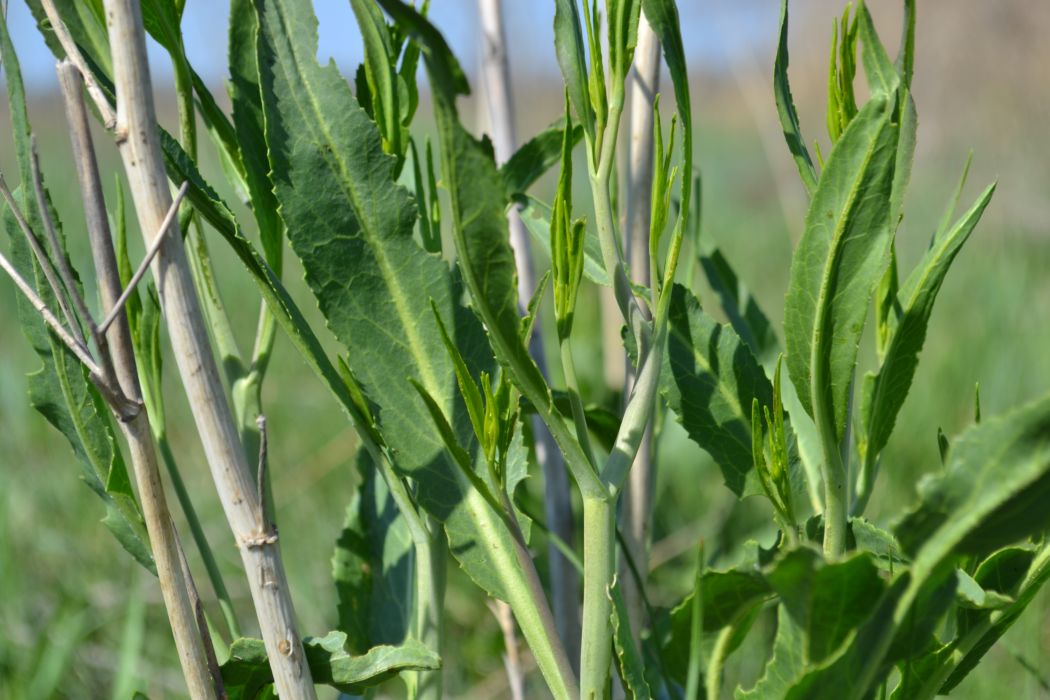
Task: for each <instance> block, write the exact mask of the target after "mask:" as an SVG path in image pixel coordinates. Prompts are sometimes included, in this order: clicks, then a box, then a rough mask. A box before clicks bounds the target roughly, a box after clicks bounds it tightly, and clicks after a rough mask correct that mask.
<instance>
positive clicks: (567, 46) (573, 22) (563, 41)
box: [554, 0, 595, 142]
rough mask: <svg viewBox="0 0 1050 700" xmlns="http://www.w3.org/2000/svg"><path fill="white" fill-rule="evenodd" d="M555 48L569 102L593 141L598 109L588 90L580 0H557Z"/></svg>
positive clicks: (585, 131)
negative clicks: (594, 107)
mask: <svg viewBox="0 0 1050 700" xmlns="http://www.w3.org/2000/svg"><path fill="white" fill-rule="evenodd" d="M584 1H585V2H586V0H584ZM554 48H555V51H556V52H557V54H558V65H559V66H560V67H561V74H562V77H563V78H564V79H565V88H566V89H567V90H568V91H569V101H570V102H571V103H572V107H573V109H574V110H576V120H577V121H578V122H579V123H580V124H582V125H583V130H584V133H586V134H587V137H588V142H593V141H594V137H595V134H594V111H593V110H592V109H591V98H590V95H589V92H588V83H589V80H588V77H587V59H586V58H585V56H584V50H583V32H582V30H581V28H580V11H579V9H578V8H577V7H576V0H554Z"/></svg>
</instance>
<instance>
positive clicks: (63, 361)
mask: <svg viewBox="0 0 1050 700" xmlns="http://www.w3.org/2000/svg"><path fill="white" fill-rule="evenodd" d="M0 64H2V65H3V71H4V78H5V82H6V85H7V99H8V108H9V113H10V117H11V130H12V132H13V135H14V150H15V156H16V160H17V162H18V171H19V174H20V177H21V180H22V183H23V186H22V187H20V188H19V189H18V190H17V191H16V192H15V193H14V195H15V200H16V201H18V202H19V205H20V208H21V210H22V212H23V214H24V215H25V217H26V220H27V221H28V223H29V225H30V226H31V227H32V229H33V230H34V231H35V232H38V233H40V232H42V231H43V218H42V212H40V210H39V208H38V206H37V202H36V199H35V198H34V197H32V196H30V195H29V189H28V188H27V187H26V183H29V182H31V178H32V176H31V169H30V161H29V159H30V127H29V115H28V113H27V111H26V96H25V88H24V85H23V82H22V74H21V69H20V67H19V63H18V57H17V56H16V54H15V51H14V46H13V45H12V43H11V37H10V35H9V34H8V28H7V22H6V19H5V18H2V17H0ZM19 200H20V201H19ZM50 214H51V216H52V219H53V220H54V222H55V226H56V229H57V230H58V233H59V236H60V237H61V236H62V235H63V234H62V231H61V222H59V221H58V217H57V214H56V213H55V212H53V211H52V212H50ZM0 220H2V227H3V229H4V230H5V231H6V232H7V234H8V236H9V238H10V241H11V247H10V259H11V263H12V264H13V265H14V267H15V269H16V270H18V272H19V274H20V275H22V278H23V279H25V280H27V281H28V282H29V283H30V284H32V285H33V286H34V287H35V288H36V290H37V294H38V295H39V296H40V298H41V299H42V300H43V301H44V302H45V303H47V304H48V305H49V306H50V308H53V309H54V308H56V305H55V299H54V297H53V295H52V293H51V291H50V287H49V286H48V284H47V282H46V281H45V280H44V278H43V274H42V271H41V269H40V267H39V265H38V264H37V263H36V262H35V260H34V258H33V255H32V253H31V252H30V250H29V246H28V244H27V243H26V240H25V237H24V235H23V233H22V231H21V230H20V228H19V227H18V225H17V224H16V222H15V219H14V215H13V213H12V212H11V211H10V209H9V208H8V206H7V205H6V204H2V205H0ZM59 254H61V255H64V254H65V251H61V252H60V253H59ZM17 306H18V317H19V322H20V325H21V327H22V333H23V334H24V335H25V337H26V339H27V340H28V341H29V342H30V344H31V345H32V346H33V349H34V350H35V351H36V353H37V355H38V356H39V357H40V360H41V362H42V365H43V366H42V367H41V368H40V369H39V370H37V371H36V372H34V373H32V374H31V375H29V399H30V403H31V404H32V405H33V407H34V408H36V409H37V410H38V411H40V413H41V414H43V415H44V417H45V418H47V420H48V422H49V423H51V424H52V425H53V426H54V427H56V428H57V429H58V430H59V431H60V432H61V433H62V434H63V435H64V436H65V437H66V439H67V440H69V443H70V445H71V447H72V448H73V452H74V454H75V455H76V456H77V458H78V459H79V461H80V462H81V467H82V470H81V472H82V478H83V479H84V482H85V483H86V484H87V485H88V487H89V488H91V490H92V491H94V492H95V493H96V494H97V495H98V496H99V497H100V498H101V499H102V500H103V502H104V503H105V505H106V516H105V518H104V520H103V523H104V524H105V525H106V527H107V528H108V529H109V530H110V531H111V532H112V533H113V535H114V536H115V537H116V538H117V540H118V541H119V542H120V543H121V545H122V546H123V547H124V548H125V549H126V550H127V551H128V552H129V553H130V554H131V555H132V556H133V557H135V559H136V560H137V561H138V562H139V563H140V564H142V565H143V566H144V567H146V568H147V569H148V570H150V571H151V572H152V573H154V575H155V574H156V569H155V566H154V563H153V556H152V553H151V551H150V546H149V538H148V536H147V534H146V528H145V524H144V523H143V521H142V515H141V512H140V510H139V507H138V504H137V502H136V500H135V494H134V491H133V490H132V488H131V481H130V478H129V476H128V471H127V467H126V466H125V463H124V460H123V457H122V456H121V453H120V449H119V447H118V446H117V443H116V439H115V433H114V429H113V424H112V421H111V418H110V415H109V411H108V409H107V407H106V406H105V404H104V403H103V401H102V399H101V397H100V396H99V394H98V391H97V390H96V389H95V387H94V386H93V385H92V384H91V383H90V382H89V381H88V379H87V373H86V370H85V369H84V367H83V366H82V365H81V364H80V362H79V360H77V359H76V357H75V356H74V355H73V354H72V352H70V351H69V350H68V349H66V347H65V346H64V345H63V344H62V342H61V341H59V340H58V339H57V338H56V337H55V336H54V335H53V334H52V333H51V332H49V331H48V330H47V328H46V326H45V325H44V322H43V320H42V319H41V318H40V316H39V314H38V313H37V311H36V310H35V309H34V308H33V307H32V306H31V305H30V304H29V303H28V301H26V300H25V299H24V297H22V296H21V294H19V295H18V299H17Z"/></svg>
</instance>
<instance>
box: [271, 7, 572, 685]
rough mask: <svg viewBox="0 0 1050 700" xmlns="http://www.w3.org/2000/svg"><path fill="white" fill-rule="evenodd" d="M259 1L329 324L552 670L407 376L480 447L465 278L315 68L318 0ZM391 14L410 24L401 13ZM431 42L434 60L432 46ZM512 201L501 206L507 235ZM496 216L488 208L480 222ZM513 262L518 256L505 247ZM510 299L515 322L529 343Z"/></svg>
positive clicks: (339, 83)
mask: <svg viewBox="0 0 1050 700" xmlns="http://www.w3.org/2000/svg"><path fill="white" fill-rule="evenodd" d="M256 7H257V9H258V11H259V13H260V34H259V65H260V71H261V77H262V81H261V84H262V86H263V91H262V95H263V109H264V113H265V115H266V135H267V143H268V144H269V147H270V162H271V166H272V170H273V173H274V175H273V177H274V185H275V189H276V193H277V197H278V200H279V201H280V202H281V215H282V217H283V219H284V222H285V224H286V226H287V229H288V238H289V241H290V242H291V244H292V248H293V249H294V250H295V252H296V254H297V255H298V256H299V258H300V260H301V261H302V263H303V267H304V269H305V271H306V276H307V282H308V284H309V285H310V287H311V289H312V290H313V291H314V294H315V296H316V297H317V298H318V302H319V304H320V307H321V311H322V313H324V315H325V317H326V318H327V320H328V325H329V328H330V329H331V330H332V332H333V333H334V334H335V335H336V337H337V338H338V339H339V340H340V341H341V342H343V343H344V345H346V346H347V349H348V350H349V355H348V357H349V365H350V368H351V369H352V370H353V371H354V374H355V375H356V377H357V378H358V380H359V381H360V383H361V387H362V389H363V391H364V393H365V395H367V396H369V397H370V398H371V399H372V401H373V403H374V404H375V405H376V406H377V407H378V411H377V418H378V421H379V428H380V430H381V431H382V434H383V437H384V438H385V440H386V443H387V445H388V446H389V447H390V448H391V450H392V451H393V454H394V461H395V467H396V468H397V469H398V470H399V471H400V472H401V473H403V474H405V475H407V476H411V478H413V479H414V480H415V481H416V482H417V484H418V491H417V498H418V500H419V504H420V505H421V506H422V508H423V509H425V510H426V511H427V512H428V513H430V514H431V515H432V516H434V517H435V518H436V519H437V520H439V521H441V522H442V523H443V524H444V526H445V531H446V533H447V535H448V539H449V548H450V549H451V551H452V552H453V553H454V554H455V556H456V557H457V559H458V560H459V561H460V563H461V564H462V565H463V567H464V569H465V570H466V572H467V573H468V574H469V575H470V577H471V578H472V579H474V581H475V582H477V583H478V584H479V585H480V586H481V587H482V588H483V589H485V590H486V591H487V592H489V593H490V594H492V595H494V596H496V597H499V598H501V599H503V600H506V601H507V602H508V603H510V605H511V607H512V609H513V610H514V612H515V615H516V616H517V617H518V620H519V622H520V624H521V626H522V629H523V630H524V631H525V634H526V637H527V638H528V640H529V642H530V644H531V646H532V647H533V650H534V651H535V652H536V653H537V657H538V658H539V659H540V666H541V668H543V669H545V670H547V671H549V670H551V669H552V668H554V666H553V665H551V663H552V660H553V656H552V655H550V654H549V653H548V650H545V649H544V648H543V640H542V639H537V638H536V637H535V636H534V635H533V632H534V631H535V630H537V629H540V626H539V623H538V616H539V613H538V610H537V605H539V604H540V602H539V601H536V600H534V599H533V598H532V597H531V595H530V594H529V593H528V587H527V585H526V583H525V580H524V576H525V573H524V572H523V571H522V570H521V564H520V562H519V561H518V560H517V558H516V556H515V554H514V548H513V545H512V541H511V535H510V533H509V531H508V530H507V528H506V526H505V523H504V522H503V521H502V520H501V518H500V515H499V514H498V513H497V512H496V511H495V510H493V509H492V507H490V504H489V503H486V501H485V499H484V497H483V496H482V494H481V493H480V492H478V491H477V490H476V489H474V488H472V487H471V484H470V483H469V482H468V481H467V479H466V477H465V476H464V474H463V472H461V471H460V468H459V466H458V465H457V463H456V462H455V461H453V460H454V458H453V457H452V456H451V455H450V454H449V452H448V451H447V450H446V449H445V443H444V441H443V440H442V437H441V435H440V434H439V432H438V430H437V427H436V426H435V424H434V422H433V420H432V417H431V416H430V415H429V412H428V409H427V406H426V405H425V403H424V402H423V401H421V400H420V398H419V396H418V395H417V394H416V392H415V390H414V389H413V388H412V386H411V385H410V383H409V382H408V381H406V379H408V378H411V379H414V380H416V381H418V382H419V384H420V385H421V386H422V387H423V388H424V389H425V391H426V394H427V395H429V396H430V397H432V398H433V399H434V401H435V402H436V403H437V405H438V408H440V411H441V413H442V414H443V415H445V416H450V417H451V421H452V427H453V429H454V430H455V431H456V437H457V439H458V441H459V442H460V444H463V445H473V444H474V440H473V436H472V432H473V431H472V429H471V426H470V421H469V418H468V416H467V415H466V410H465V408H464V406H463V404H462V402H461V401H460V400H459V398H458V396H457V392H456V386H455V378H454V371H453V368H452V363H451V361H450V359H449V358H448V353H447V352H446V351H445V348H444V346H443V343H442V341H441V337H440V333H439V332H438V329H437V324H436V322H435V320H434V314H433V311H432V309H431V303H433V304H434V305H435V306H436V307H437V309H438V311H439V313H440V315H441V317H442V318H443V319H445V321H446V323H448V325H449V330H450V335H452V336H453V338H454V340H455V344H456V346H457V347H458V348H459V349H460V351H461V352H462V354H463V356H464V359H465V360H466V362H467V364H468V366H470V367H471V370H472V372H475V373H480V371H481V370H486V371H491V369H492V361H491V354H490V351H489V348H488V347H487V343H486V342H485V336H484V332H483V329H482V327H481V325H480V324H479V323H478V321H477V319H476V318H475V317H474V316H473V315H472V314H470V312H469V311H467V310H466V309H464V308H462V307H461V306H459V304H458V300H459V298H460V295H461V293H460V288H459V285H458V283H457V280H456V278H455V277H454V276H453V275H452V274H451V273H450V272H449V269H448V266H447V265H446V263H445V262H444V261H442V260H441V259H440V258H439V257H436V256H434V255H431V254H428V253H427V252H425V251H424V250H423V249H422V248H420V247H419V245H418V244H417V243H416V242H415V240H414V239H413V236H412V231H413V228H414V225H415V216H416V211H415V207H414V205H413V201H412V198H411V196H410V194H409V193H408V192H407V190H405V189H404V188H402V187H401V186H399V185H397V184H396V182H395V181H394V170H395V165H396V164H395V161H394V158H393V157H392V156H389V155H387V154H385V153H383V150H382V145H381V143H380V137H379V134H378V132H377V131H376V127H375V125H374V124H373V122H372V121H371V120H370V119H369V118H368V115H367V114H365V112H364V111H363V110H362V109H361V108H360V107H359V106H358V104H357V102H356V101H355V100H354V98H353V95H352V94H351V92H350V88H349V86H348V85H347V84H346V82H345V81H344V80H343V78H342V76H341V75H340V74H339V72H338V70H337V69H336V67H335V66H334V65H329V66H326V67H321V66H320V65H318V63H317V60H316V58H315V56H316V53H317V33H316V32H317V20H316V18H315V17H314V16H313V14H312V12H311V8H310V6H309V4H308V3H302V2H298V1H294V2H293V1H291V0H265V1H264V2H259V3H257V5H256ZM384 7H385V8H386V9H387V10H388V11H389V10H390V9H391V7H388V6H387V5H386V3H384ZM398 7H402V6H398ZM394 9H395V10H397V7H395V8H394ZM403 11H408V10H407V8H405V9H404V10H403ZM413 15H414V16H418V15H415V13H413ZM395 19H396V20H397V21H398V22H399V23H401V24H402V26H404V23H403V22H401V18H400V17H398V16H395ZM427 26H429V25H427ZM431 31H432V29H431ZM422 46H423V49H424V54H425V56H426V58H427V61H428V65H430V64H432V63H433V61H432V59H431V51H430V50H429V48H430V45H429V44H428V43H426V42H422ZM432 69H433V70H432V74H439V75H440V77H439V78H438V79H437V80H435V81H434V83H435V85H436V86H437V85H448V84H451V85H453V86H454V87H456V88H457V89H458V88H465V80H464V78H463V75H462V71H460V70H459V68H458V66H457V65H454V64H453V63H447V62H446V63H441V64H440V65H433V66H432ZM436 90H437V88H436V87H435V91H436ZM488 167H490V168H491V169H492V170H491V173H492V177H491V178H489V179H490V180H491V181H490V182H489V183H487V185H486V186H488V187H491V188H495V189H496V190H497V191H498V195H499V198H500V199H502V197H503V189H502V182H500V180H499V177H498V175H496V174H495V166H494V165H493V164H491V160H490V161H489V165H488ZM483 172H485V170H480V171H476V172H475V173H474V175H475V176H477V177H481V175H480V173H483ZM443 177H444V179H445V181H446V183H448V186H449V189H450V191H453V192H454V191H455V184H454V183H455V182H456V177H455V171H454V170H453V169H449V168H447V167H446V168H444V169H443ZM502 211H503V207H502V205H500V211H499V218H500V223H501V224H502V230H503V231H504V232H505V231H506V220H505V218H504V216H503V213H502ZM491 222H492V217H491V216H489V217H488V218H487V219H486V220H485V221H484V222H479V225H484V224H487V223H491ZM506 245H507V246H508V248H507V250H508V251H509V244H506ZM507 261H508V262H509V264H510V265H513V258H512V257H509V255H508V258H507ZM510 281H511V284H510V289H511V290H513V283H512V282H513V280H512V279H511V280H510ZM497 287H499V289H497V288H495V287H494V288H492V289H491V291H492V292H493V300H494V301H498V302H500V303H502V304H506V303H507V298H506V296H505V292H506V289H505V288H503V286H502V283H501V284H500V285H497ZM512 303H514V304H515V305H514V306H513V307H512V313H513V318H512V319H511V320H512V321H513V327H512V331H511V332H512V333H513V334H514V338H515V340H516V342H518V343H520V340H517V338H518V335H517V334H518V318H517V311H516V302H513V301H512ZM503 318H505V317H501V319H503ZM495 327H497V326H496V325H495V324H494V325H493V326H490V329H492V328H495ZM493 332H495V331H493ZM523 352H524V350H523ZM537 374H538V372H537Z"/></svg>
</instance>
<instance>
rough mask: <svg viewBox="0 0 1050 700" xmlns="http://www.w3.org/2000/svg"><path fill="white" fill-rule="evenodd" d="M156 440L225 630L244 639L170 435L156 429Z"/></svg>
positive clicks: (234, 636)
mask: <svg viewBox="0 0 1050 700" xmlns="http://www.w3.org/2000/svg"><path fill="white" fill-rule="evenodd" d="M150 424H151V425H154V426H156V425H157V422H156V421H150ZM153 437H154V439H155V440H156V441H157V447H158V448H159V449H160V455H161V458H162V459H163V460H164V466H165V467H166V468H167V470H168V477H169V478H170V479H171V485H172V487H173V488H174V489H175V496H176V498H178V499H179V506H180V507H181V508H182V513H183V515H184V516H186V522H187V523H188V524H189V526H190V534H191V535H192V536H193V542H194V544H196V545H197V551H198V552H199V553H200V555H201V560H202V561H203V562H204V569H205V571H207V573H208V580H209V581H210V582H211V587H212V589H213V590H214V591H215V598H216V599H217V600H218V601H219V609H220V610H221V611H222V617H223V620H225V621H226V627H227V628H228V629H229V631H230V637H231V638H232V639H238V638H239V637H241V636H242V635H241V626H240V624H239V623H238V622H237V613H236V612H235V611H234V609H233V601H232V600H231V599H230V593H229V591H228V590H227V589H226V583H225V582H224V581H223V579H222V573H221V572H220V571H219V564H218V562H216V561H215V554H214V553H213V552H212V549H211V545H210V544H209V543H208V538H207V536H206V535H205V534H204V528H203V527H202V526H201V521H200V518H199V517H197V510H196V509H195V508H194V507H193V501H192V500H191V499H190V494H189V491H187V490H186V483H185V482H184V481H183V480H182V475H181V474H180V473H179V468H178V466H177V465H176V463H175V455H174V454H173V453H172V451H171V445H170V444H169V443H168V437H167V434H166V433H165V432H164V431H162V430H155V431H154V436H153Z"/></svg>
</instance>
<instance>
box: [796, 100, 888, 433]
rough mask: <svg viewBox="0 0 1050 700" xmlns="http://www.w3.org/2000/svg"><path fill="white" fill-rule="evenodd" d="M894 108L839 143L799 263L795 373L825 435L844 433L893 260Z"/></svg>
mask: <svg viewBox="0 0 1050 700" xmlns="http://www.w3.org/2000/svg"><path fill="white" fill-rule="evenodd" d="M892 111H893V109H892V103H891V102H890V101H888V100H887V99H885V98H875V99H872V100H871V101H870V102H868V104H866V105H865V106H864V107H863V108H862V109H861V111H860V112H859V113H858V114H857V116H856V117H855V118H854V119H853V121H851V122H850V125H849V127H848V128H847V129H846V131H845V132H844V133H843V134H842V137H841V138H840V139H839V141H838V142H837V143H836V144H835V147H834V148H833V149H832V151H831V155H830V156H829V158H828V162H827V165H826V167H825V169H824V172H823V173H822V175H821V178H820V182H819V183H818V185H817V189H816V191H815V192H814V193H813V198H812V200H811V202H810V208H809V212H808V213H807V214H806V227H805V231H804V232H803V234H802V239H801V240H800V241H799V244H798V248H797V249H796V251H795V254H794V257H793V259H792V262H791V280H790V284H789V287H788V293H787V298H786V300H785V309H784V333H785V340H786V346H787V362H788V370H789V372H790V375H791V379H792V381H793V382H794V383H795V385H796V387H798V389H799V392H798V394H799V400H800V401H801V402H802V405H803V407H804V408H805V409H806V412H807V413H809V414H810V415H811V416H813V418H814V421H815V422H816V423H817V427H818V428H819V429H820V430H821V432H822V433H824V434H826V435H828V436H829V437H830V434H831V433H833V434H834V439H835V441H836V442H837V441H839V440H841V438H842V435H843V433H844V431H845V427H846V413H847V408H848V401H849V393H850V384H851V382H852V380H853V371H854V366H855V365H856V360H857V346H858V344H859V342H860V336H861V332H862V330H863V327H864V320H865V318H866V316H867V312H868V303H869V301H870V299H871V295H872V293H873V292H874V290H875V286H876V284H877V283H878V281H879V278H880V277H881V276H882V273H883V270H884V268H885V264H886V261H887V260H888V256H889V245H890V240H891V227H890V220H889V214H890V212H889V208H888V207H887V205H886V202H887V199H888V197H889V195H890V191H891V187H892V182H893V173H894V157H895V152H896V147H897V135H898V128H897V126H896V125H895V124H893V123H892V121H891V116H892Z"/></svg>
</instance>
